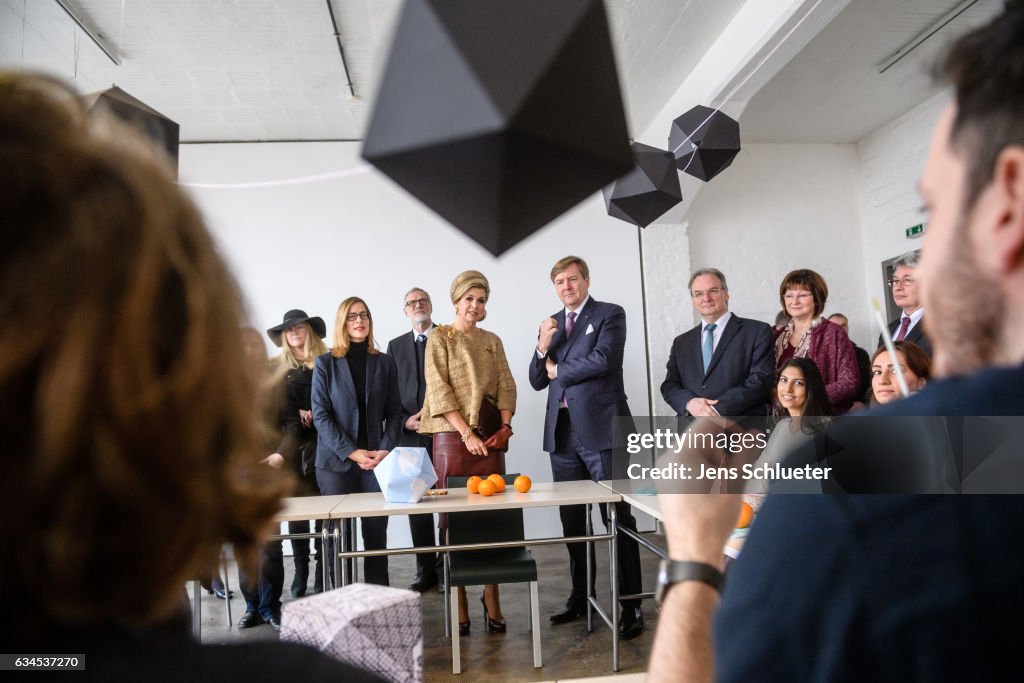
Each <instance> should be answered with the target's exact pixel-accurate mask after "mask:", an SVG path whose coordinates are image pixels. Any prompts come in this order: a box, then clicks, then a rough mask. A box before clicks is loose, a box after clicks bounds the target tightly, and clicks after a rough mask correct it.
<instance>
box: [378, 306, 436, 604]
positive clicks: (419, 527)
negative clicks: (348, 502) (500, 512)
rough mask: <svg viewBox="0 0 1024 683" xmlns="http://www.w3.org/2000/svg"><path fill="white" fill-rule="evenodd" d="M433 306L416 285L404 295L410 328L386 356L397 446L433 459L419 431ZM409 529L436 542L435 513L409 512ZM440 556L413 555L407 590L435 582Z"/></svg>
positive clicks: (419, 539)
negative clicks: (391, 368)
mask: <svg viewBox="0 0 1024 683" xmlns="http://www.w3.org/2000/svg"><path fill="white" fill-rule="evenodd" d="M433 312H434V307H433V305H432V304H431V302H430V295H429V294H427V293H426V292H425V291H423V290H422V289H420V288H418V287H414V288H413V289H410V290H409V291H408V292H406V294H405V317H406V318H408V319H409V322H411V323H412V331H411V332H406V333H405V334H403V335H399V336H397V337H395V338H394V339H392V340H391V341H390V342H388V355H389V356H391V357H392V358H394V359H395V365H396V366H397V367H398V389H399V393H401V395H402V434H401V437H400V438H399V441H398V445H399V446H419V447H421V448H426V449H427V453H428V454H430V456H431V459H433V451H434V442H433V438H432V437H431V435H429V434H419V433H417V431H416V430H417V429H419V427H420V409H421V408H422V407H423V395H424V393H425V391H426V379H425V377H424V374H423V357H424V354H425V352H426V348H427V335H429V334H430V332H431V331H432V330H433V329H434V323H433V321H432V320H431V319H430V316H431V314H432V313H433ZM409 531H410V532H411V534H412V544H413V546H414V547H416V548H425V547H428V546H434V545H437V543H436V541H435V539H434V516H433V515H430V514H425V515H409ZM438 558H439V556H438V555H437V554H435V553H419V554H417V555H416V578H415V579H414V580H413V582H412V584H410V585H409V590H413V591H417V592H419V593H423V592H424V591H428V590H430V589H431V588H433V587H434V586H436V585H438V581H437V579H438V574H439V571H438V568H437V565H438V564H439V559H438Z"/></svg>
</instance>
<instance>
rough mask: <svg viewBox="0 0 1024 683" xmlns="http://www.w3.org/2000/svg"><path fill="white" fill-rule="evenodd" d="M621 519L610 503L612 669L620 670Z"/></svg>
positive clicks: (613, 504)
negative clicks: (619, 531)
mask: <svg viewBox="0 0 1024 683" xmlns="http://www.w3.org/2000/svg"><path fill="white" fill-rule="evenodd" d="M618 529H619V520H618V515H617V514H616V510H615V503H608V531H609V532H610V533H611V535H612V538H611V540H610V541H608V552H609V554H610V557H609V558H608V566H609V567H610V569H609V572H608V573H609V580H610V581H611V586H612V605H611V608H612V671H618V670H619V572H618V569H619V567H618V565H619V562H618V560H619V533H618Z"/></svg>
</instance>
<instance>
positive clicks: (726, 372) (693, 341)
mask: <svg viewBox="0 0 1024 683" xmlns="http://www.w3.org/2000/svg"><path fill="white" fill-rule="evenodd" d="M689 290H690V296H691V297H692V299H693V306H694V308H695V309H696V310H697V313H698V314H699V315H700V318H701V323H700V324H699V325H697V326H696V327H694V328H693V329H692V330H690V331H689V332H685V333H683V334H681V335H679V336H678V337H676V338H675V341H673V342H672V352H671V353H670V354H669V358H668V368H667V369H668V374H667V376H666V377H665V381H664V382H662V384H661V395H662V396H663V397H664V398H665V401H666V402H668V404H669V405H670V406H672V408H673V409H674V410H675V411H676V413H677V414H679V415H688V416H693V417H709V416H712V415H726V416H731V417H741V416H746V415H766V414H767V410H768V397H769V395H770V393H771V388H772V377H773V375H774V371H775V368H774V357H773V354H772V330H771V327H769V326H768V325H767V324H766V323H762V322H759V321H757V320H749V319H747V318H741V317H739V316H736V315H733V314H732V313H730V312H729V288H728V286H727V285H726V282H725V275H724V274H723V273H722V272H721V271H720V270H718V269H716V268H702V269H701V270H698V271H696V272H695V273H694V274H693V275H691V276H690V284H689Z"/></svg>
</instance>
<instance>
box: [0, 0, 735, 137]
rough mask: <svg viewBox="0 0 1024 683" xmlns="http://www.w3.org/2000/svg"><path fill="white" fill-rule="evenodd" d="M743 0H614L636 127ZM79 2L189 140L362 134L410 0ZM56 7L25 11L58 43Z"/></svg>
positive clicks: (130, 82)
mask: <svg viewBox="0 0 1024 683" xmlns="http://www.w3.org/2000/svg"><path fill="white" fill-rule="evenodd" d="M744 1H745V0H606V6H607V8H608V14H609V20H610V23H611V26H612V33H613V40H614V41H615V43H616V50H617V58H618V63H619V71H620V74H621V75H622V80H623V92H624V95H625V98H626V101H627V110H628V114H629V117H630V121H631V127H632V129H633V130H634V131H636V130H643V129H644V128H646V126H647V124H648V123H649V122H650V120H651V119H652V118H653V117H654V115H655V113H656V112H657V110H658V108H659V107H660V106H661V105H662V104H663V103H664V101H665V100H666V99H667V98H668V97H669V96H670V95H671V93H672V92H674V90H675V88H676V87H678V84H679V83H680V82H681V81H682V80H683V79H684V78H685V76H686V74H688V73H689V72H690V71H691V70H692V69H693V67H694V66H695V65H696V64H697V62H698V61H699V60H700V58H701V57H702V56H703V54H704V52H705V51H706V49H707V48H708V47H709V46H710V45H711V43H712V42H713V41H714V39H715V38H716V37H717V36H718V35H719V34H720V33H721V31H722V30H723V29H724V28H725V26H726V25H727V24H728V23H729V21H730V20H731V19H732V18H733V16H734V15H735V14H736V12H737V10H738V9H739V8H740V7H741V6H742V5H743V4H744ZM8 2H9V0H8ZM328 2H330V4H331V7H332V9H333V10H334V14H335V18H336V20H337V24H338V28H339V33H340V35H341V41H342V44H343V45H344V51H345V60H346V64H347V66H348V71H349V74H350V78H351V81H352V86H353V88H354V90H355V94H356V96H355V97H354V98H353V97H352V96H351V95H350V93H349V90H348V87H347V85H346V82H345V75H344V70H343V68H342V61H341V57H340V55H339V50H338V44H337V42H336V40H335V38H334V35H333V29H332V26H331V20H330V14H329V11H328ZM68 4H69V5H70V6H72V8H73V9H74V11H75V12H76V13H77V14H78V15H79V16H80V17H81V19H82V20H83V23H85V24H86V25H87V26H89V27H90V28H92V29H93V30H94V31H95V32H96V33H98V34H100V35H101V36H102V38H103V40H104V41H106V42H108V43H110V44H111V46H112V49H113V51H115V53H117V54H118V55H119V57H120V59H121V60H122V64H121V66H120V67H113V65H112V64H110V65H109V66H110V67H112V69H111V71H110V73H111V78H112V80H113V81H114V82H115V83H116V84H117V85H118V86H119V87H121V88H122V89H124V90H125V91H127V92H129V93H131V94H132V95H133V96H135V97H137V98H138V99H140V100H142V101H143V102H146V103H147V104H150V105H151V106H153V107H154V108H155V109H157V110H159V111H161V112H162V113H164V114H165V115H167V116H169V117H170V118H172V119H174V120H176V121H178V122H179V123H180V124H181V133H182V140H183V141H190V142H200V141H230V142H238V141H255V140H338V139H342V140H355V139H360V138H361V137H362V134H363V130H364V127H365V125H366V119H367V116H368V115H369V113H370V106H371V98H372V96H373V93H374V92H375V89H376V86H377V81H376V79H377V74H378V73H379V72H380V70H381V68H382V63H381V62H382V61H383V60H384V59H385V57H386V51H387V49H388V47H389V40H390V33H391V27H392V24H393V23H394V20H395V18H396V17H397V14H398V11H399V9H400V7H401V0H288V1H287V2H281V1H279V0H246V1H245V2H242V1H240V0H175V1H173V2H169V1H159V0H126V1H125V2H124V3H123V4H122V1H121V0H69V1H68ZM47 6H49V7H47ZM55 7H56V5H55V4H54V3H52V2H50V1H48V0H29V1H28V2H26V3H25V4H24V15H25V17H26V20H27V21H33V19H32V17H33V16H34V22H35V24H36V26H35V28H36V30H37V31H40V32H46V33H48V34H50V35H47V36H46V40H47V41H49V42H52V43H54V44H56V45H58V46H59V45H62V44H63V43H64V42H67V41H70V40H72V39H73V34H74V33H75V31H74V30H73V28H72V29H70V30H69V29H68V28H67V27H64V28H63V29H61V28H59V27H57V26H56V25H52V24H56V22H57V21H58V20H59V19H61V18H62V17H63V13H62V12H61V10H60V9H59V8H57V9H54V8H55ZM122 7H123V8H124V12H123V15H122ZM63 19H64V22H65V23H69V20H67V18H66V17H63ZM39 24H46V26H43V27H40V26H39ZM51 25H52V26H51ZM51 35H52V37H51ZM524 40H528V37H526V36H524ZM69 45H70V43H69ZM58 49H61V48H59V47H58ZM67 49H70V47H68V48H67ZM76 68H77V67H76Z"/></svg>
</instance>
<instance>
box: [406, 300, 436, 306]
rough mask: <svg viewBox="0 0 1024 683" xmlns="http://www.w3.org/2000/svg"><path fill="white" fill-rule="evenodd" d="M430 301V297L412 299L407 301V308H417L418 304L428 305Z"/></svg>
mask: <svg viewBox="0 0 1024 683" xmlns="http://www.w3.org/2000/svg"><path fill="white" fill-rule="evenodd" d="M429 303H430V299H411V300H409V301H406V302H405V307H406V308H416V307H417V306H426V305H427V304H429Z"/></svg>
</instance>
